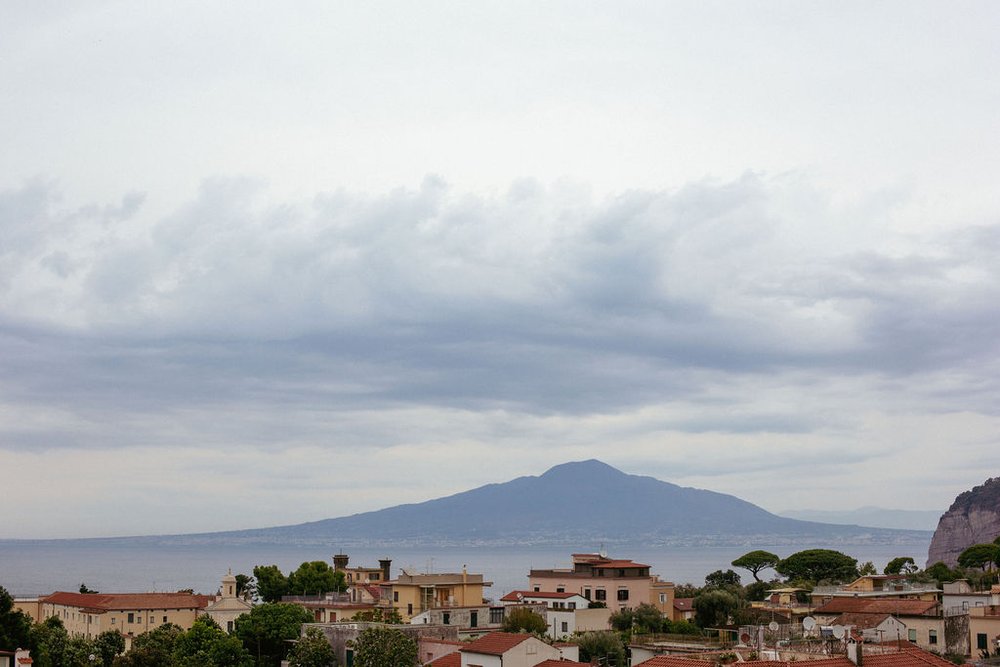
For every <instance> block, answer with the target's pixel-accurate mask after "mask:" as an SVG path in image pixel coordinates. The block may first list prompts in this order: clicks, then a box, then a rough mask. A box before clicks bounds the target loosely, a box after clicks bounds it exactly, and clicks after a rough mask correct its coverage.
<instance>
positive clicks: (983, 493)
mask: <svg viewBox="0 0 1000 667" xmlns="http://www.w3.org/2000/svg"><path fill="white" fill-rule="evenodd" d="M998 535H1000V477H994V478H992V479H988V480H986V482H985V483H983V484H981V485H980V486H977V487H976V488H974V489H972V490H971V491H966V492H965V493H963V494H961V495H960V496H958V498H955V502H954V503H952V505H951V507H950V508H948V511H947V512H945V513H944V515H942V516H941V519H940V521H938V527H937V530H935V531H934V537H933V538H932V539H931V546H930V549H929V550H928V552H927V565H933V564H934V563H936V562H938V561H944V562H945V563H946V564H948V565H949V566H951V567H954V566H955V565H956V564H957V563H958V554H960V553H962V551H964V550H965V549H967V548H968V547H970V546H972V545H973V544H979V543H981V542H992V541H993V540H994V539H995V538H996V537H997V536H998Z"/></svg>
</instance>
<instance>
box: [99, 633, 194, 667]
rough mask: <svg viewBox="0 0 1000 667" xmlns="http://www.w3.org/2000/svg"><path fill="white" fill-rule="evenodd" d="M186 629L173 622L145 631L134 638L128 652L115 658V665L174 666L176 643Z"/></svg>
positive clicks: (135, 666) (132, 666) (140, 666)
mask: <svg viewBox="0 0 1000 667" xmlns="http://www.w3.org/2000/svg"><path fill="white" fill-rule="evenodd" d="M182 634H184V631H183V630H181V628H180V627H179V626H177V625H174V624H173V623H164V624H163V625H161V626H160V627H158V628H155V629H153V630H150V631H149V632H144V633H142V634H141V635H139V636H138V637H136V638H135V639H133V640H132V648H131V649H129V651H128V653H125V654H124V655H120V656H118V657H117V658H115V661H114V666H115V667H172V666H173V664H174V662H173V660H174V657H173V656H174V644H175V643H176V642H177V638H178V637H180V636H181V635H182Z"/></svg>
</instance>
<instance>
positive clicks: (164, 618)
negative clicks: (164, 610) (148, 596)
mask: <svg viewBox="0 0 1000 667" xmlns="http://www.w3.org/2000/svg"><path fill="white" fill-rule="evenodd" d="M163 622H164V623H166V622H167V617H166V616H164V617H163ZM229 624H230V625H232V622H230V623H229ZM229 631H230V632H232V631H233V629H232V628H230V629H229Z"/></svg>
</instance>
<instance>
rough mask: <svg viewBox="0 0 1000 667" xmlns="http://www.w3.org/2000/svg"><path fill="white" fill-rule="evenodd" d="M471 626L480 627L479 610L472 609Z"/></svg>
mask: <svg viewBox="0 0 1000 667" xmlns="http://www.w3.org/2000/svg"><path fill="white" fill-rule="evenodd" d="M469 627H470V628H478V627H479V612H478V611H470V612H469Z"/></svg>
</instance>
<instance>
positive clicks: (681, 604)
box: [674, 598, 694, 611]
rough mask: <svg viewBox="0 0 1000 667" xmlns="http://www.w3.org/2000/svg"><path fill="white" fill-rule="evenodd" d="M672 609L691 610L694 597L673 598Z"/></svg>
mask: <svg viewBox="0 0 1000 667" xmlns="http://www.w3.org/2000/svg"><path fill="white" fill-rule="evenodd" d="M674 609H676V610H677V611H691V610H692V609H694V598H674Z"/></svg>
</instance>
